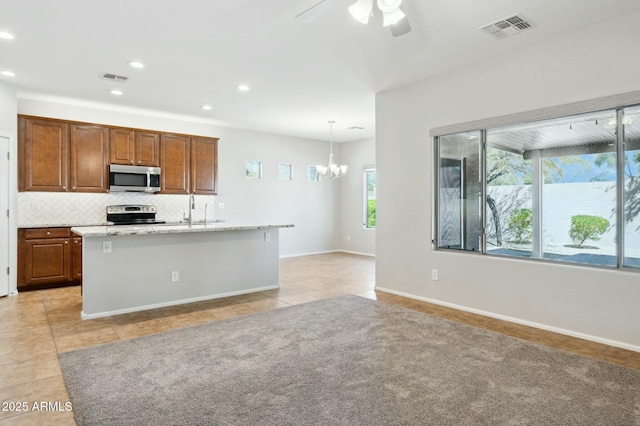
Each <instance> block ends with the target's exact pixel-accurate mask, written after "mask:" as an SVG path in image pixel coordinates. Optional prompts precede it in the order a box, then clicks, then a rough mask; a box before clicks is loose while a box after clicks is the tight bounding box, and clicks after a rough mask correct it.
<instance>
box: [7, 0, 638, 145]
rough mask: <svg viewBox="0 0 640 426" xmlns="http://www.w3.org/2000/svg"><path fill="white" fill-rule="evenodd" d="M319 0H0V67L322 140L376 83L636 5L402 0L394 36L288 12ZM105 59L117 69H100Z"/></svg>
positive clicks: (220, 121)
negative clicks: (492, 29) (2, 36)
mask: <svg viewBox="0 0 640 426" xmlns="http://www.w3.org/2000/svg"><path fill="white" fill-rule="evenodd" d="M318 1H319V0H263V1H259V0H226V1H222V0H188V1H178V0H111V1H107V2H104V1H103V2H98V1H95V0H93V1H92V0H59V1H50V0H20V1H16V0H0V31H10V32H11V33H13V34H14V35H15V37H16V38H15V40H12V41H5V40H0V70H7V69H9V70H12V71H14V72H15V73H16V76H15V77H4V76H0V78H2V79H3V80H5V81H9V82H11V83H13V84H15V85H17V86H18V87H19V89H20V93H21V96H33V95H34V94H39V95H54V96H60V97H67V98H74V99H81V100H86V101H92V102H102V103H110V104H117V105H122V106H126V107H135V108H143V109H151V110H157V111H165V112H170V113H175V114H180V115H187V116H192V117H196V118H198V119H199V120H202V119H206V120H210V121H211V123H213V124H217V125H223V126H229V127H236V128H243V129H251V130H257V131H263V132H269V133H277V134H285V135H292V136H299V137H305V138H312V139H321V140H328V139H329V125H328V124H327V121H328V120H335V121H336V124H335V128H334V139H335V140H336V141H348V140H357V139H363V138H368V137H373V136H374V134H375V93H377V92H380V91H384V90H388V89H391V88H395V87H399V86H402V85H405V84H408V83H411V82H414V81H416V80H419V79H422V78H425V77H428V76H432V75H436V74H440V73H444V72H447V71H450V70H454V69H457V68H461V67H463V66H465V65H467V64H470V63H473V62H477V61H481V60H483V59H486V58H489V57H491V56H494V55H498V54H500V53H502V52H506V51H509V50H513V49H516V48H519V47H522V46H525V45H528V44H532V43H536V42H540V41H543V40H545V39H549V38H552V37H554V36H556V35H559V34H562V33H565V32H571V31H574V30H576V29H579V28H582V27H586V26H591V25H594V24H597V23H600V22H604V21H608V20H611V19H614V18H616V17H619V16H622V15H626V14H629V13H632V12H637V11H640V2H639V1H638V0H607V1H602V0H597V1H596V0H536V1H531V0H483V1H477V0H476V1H470V0H404V3H403V9H404V11H405V12H406V14H407V16H408V18H409V20H410V23H411V26H412V28H413V31H412V32H410V33H409V34H407V35H404V36H402V37H397V38H393V37H391V34H390V32H389V29H388V28H382V27H381V17H380V16H379V14H377V15H376V16H374V19H373V20H372V21H370V22H369V24H368V25H366V26H365V25H362V24H359V23H358V22H356V21H355V20H353V19H352V18H351V16H350V15H349V13H348V11H347V8H348V6H349V5H350V4H351V3H353V2H354V1H355V0H344V1H342V2H339V4H338V5H337V6H336V7H334V8H333V9H331V10H330V11H329V12H327V13H325V14H324V15H322V16H321V17H319V18H318V19H316V20H314V21H313V22H311V23H306V24H305V23H302V22H300V21H298V20H296V19H295V16H296V15H298V14H299V13H301V12H303V11H304V10H306V9H308V8H309V7H311V6H313V5H314V4H315V3H317V2H318ZM515 13H520V14H521V15H523V16H525V17H526V18H528V19H529V20H531V21H532V22H533V23H535V24H536V27H535V28H534V29H532V30H529V31H527V32H524V33H521V34H518V35H516V36H513V37H510V38H507V39H502V40H496V39H493V38H492V37H491V36H489V35H487V34H485V33H483V32H481V31H479V30H478V27H480V26H483V25H485V24H488V23H491V22H493V21H496V20H499V19H502V18H505V17H508V16H511V15H513V14H515ZM612 48H615V46H612ZM131 60H139V61H142V62H144V63H145V64H146V68H144V69H142V70H136V69H132V68H131V67H129V65H128V62H129V61H131ZM105 72H108V73H114V74H120V75H124V76H127V77H129V80H128V81H127V82H126V83H114V82H108V81H104V80H102V79H100V78H99V77H100V76H101V75H102V74H103V73H105ZM240 83H246V84H249V85H250V86H251V91H250V92H248V93H241V92H239V91H238V90H237V89H236V87H237V85H238V84H240ZM112 88H120V89H121V90H123V91H124V95H123V96H121V97H117V98H116V97H114V96H113V95H111V94H110V93H109V91H110V89H112ZM203 104H209V105H211V106H212V110H211V111H203V110H202V109H201V108H200V106H201V105H203ZM351 126H360V127H364V130H349V129H348V127H351Z"/></svg>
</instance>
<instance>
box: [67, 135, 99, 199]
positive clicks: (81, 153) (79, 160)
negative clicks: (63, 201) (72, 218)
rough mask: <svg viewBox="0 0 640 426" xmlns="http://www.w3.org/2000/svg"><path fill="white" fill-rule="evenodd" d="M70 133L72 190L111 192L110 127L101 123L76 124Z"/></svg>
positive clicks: (70, 187) (70, 185)
mask: <svg viewBox="0 0 640 426" xmlns="http://www.w3.org/2000/svg"><path fill="white" fill-rule="evenodd" d="M70 133H71V134H70V148H71V149H70V151H71V161H70V184H69V187H68V188H69V190H70V191H74V192H107V191H108V190H109V181H108V180H109V178H108V170H107V164H108V157H107V155H108V151H109V132H108V129H107V128H105V127H102V126H97V125H83V124H72V125H71V131H70Z"/></svg>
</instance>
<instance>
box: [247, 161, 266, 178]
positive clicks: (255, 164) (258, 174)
mask: <svg viewBox="0 0 640 426" xmlns="http://www.w3.org/2000/svg"><path fill="white" fill-rule="evenodd" d="M245 176H246V177H248V178H250V179H262V162H260V161H247V162H246V165H245Z"/></svg>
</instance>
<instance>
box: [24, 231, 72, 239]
mask: <svg viewBox="0 0 640 426" xmlns="http://www.w3.org/2000/svg"><path fill="white" fill-rule="evenodd" d="M70 235H71V234H70V231H69V228H33V229H25V232H24V236H25V238H26V239H27V240H35V239H41V238H65V237H69V236H70Z"/></svg>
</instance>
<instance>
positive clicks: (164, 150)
mask: <svg viewBox="0 0 640 426" xmlns="http://www.w3.org/2000/svg"><path fill="white" fill-rule="evenodd" d="M190 149H191V139H190V138H189V136H183V135H168V134H163V135H161V136H160V158H161V163H160V168H161V169H162V174H161V177H160V180H161V183H160V188H161V189H160V190H161V192H162V193H163V194H189V167H190V166H189V162H190V159H191V151H190Z"/></svg>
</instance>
